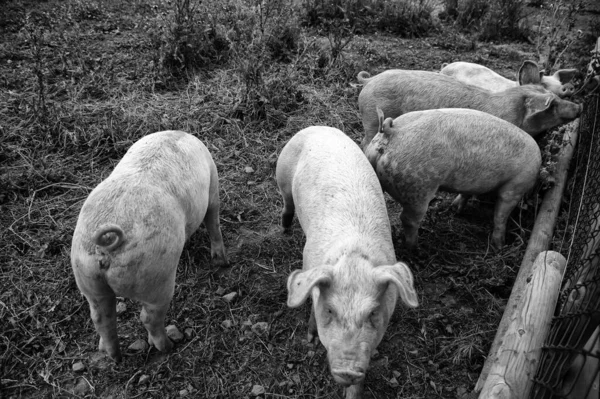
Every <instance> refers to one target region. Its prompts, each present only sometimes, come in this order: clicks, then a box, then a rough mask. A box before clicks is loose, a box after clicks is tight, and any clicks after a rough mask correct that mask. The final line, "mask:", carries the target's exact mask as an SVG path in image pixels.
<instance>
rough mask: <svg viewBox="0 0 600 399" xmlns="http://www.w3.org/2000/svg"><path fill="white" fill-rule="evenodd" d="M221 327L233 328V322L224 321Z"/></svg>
mask: <svg viewBox="0 0 600 399" xmlns="http://www.w3.org/2000/svg"><path fill="white" fill-rule="evenodd" d="M221 326H222V327H223V328H231V326H233V322H232V321H231V320H229V319H227V320H223V321H222V322H221Z"/></svg>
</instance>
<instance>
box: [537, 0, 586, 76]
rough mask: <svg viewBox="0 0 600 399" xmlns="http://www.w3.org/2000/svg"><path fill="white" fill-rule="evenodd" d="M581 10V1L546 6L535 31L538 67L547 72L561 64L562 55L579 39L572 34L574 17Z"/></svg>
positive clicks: (578, 35) (561, 1) (562, 1)
mask: <svg viewBox="0 0 600 399" xmlns="http://www.w3.org/2000/svg"><path fill="white" fill-rule="evenodd" d="M582 9H583V1H582V0H577V1H573V2H565V1H564V0H559V1H557V2H554V3H550V4H549V5H548V9H547V10H548V12H547V13H546V14H544V16H543V17H542V18H541V19H540V22H539V24H538V27H537V31H536V40H535V47H536V52H537V54H538V57H539V60H540V65H542V66H543V67H544V69H546V70H547V71H550V70H553V69H555V68H557V67H558V66H559V65H561V64H562V62H563V61H564V59H563V58H564V54H565V52H566V51H567V50H568V49H569V47H570V46H571V45H572V44H573V43H574V42H575V41H576V40H577V39H579V38H580V34H581V32H579V33H577V34H574V32H573V26H574V22H575V17H576V15H577V13H579V12H580V11H581V10H582Z"/></svg>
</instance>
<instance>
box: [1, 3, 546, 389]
mask: <svg viewBox="0 0 600 399" xmlns="http://www.w3.org/2000/svg"><path fill="white" fill-rule="evenodd" d="M178 4H181V2H179V3H178ZM240 4H241V3H240ZM3 9H4V11H5V12H4V15H2V16H0V31H1V33H2V35H0V37H1V39H0V76H2V79H0V87H1V90H0V288H1V289H0V319H2V320H3V323H1V324H0V353H2V356H1V357H0V375H1V379H2V380H1V383H0V393H1V396H2V397H7V398H13V397H14V398H16V397H62V396H68V395H70V394H74V395H75V396H82V397H83V396H86V397H112V398H121V397H130V398H133V397H176V396H184V395H189V396H192V397H202V398H231V397H239V398H242V397H249V396H250V395H251V392H252V389H253V387H254V386H255V385H260V386H262V387H263V388H264V389H265V392H266V393H265V395H264V396H265V397H269V398H304V397H320V398H335V397H341V388H340V387H339V386H337V385H336V384H335V383H334V382H333V380H332V378H331V377H330V375H329V371H328V369H327V363H326V354H325V351H324V349H323V347H322V346H320V345H316V346H315V345H313V344H309V343H307V342H306V335H305V334H306V331H307V320H308V314H309V309H308V306H307V307H304V308H301V309H287V308H286V306H285V302H286V295H287V292H286V289H285V282H286V278H287V276H288V275H289V273H290V272H291V270H293V269H296V268H299V267H301V259H302V246H303V243H304V236H303V234H302V231H301V229H300V227H299V225H298V223H297V222H294V227H293V234H292V235H291V236H283V235H281V234H280V233H279V230H278V221H279V212H280V207H281V200H280V196H279V193H278V191H277V187H276V185H275V181H274V176H273V175H274V166H275V162H276V160H277V156H278V154H279V152H280V150H281V148H282V147H283V145H284V144H285V143H286V141H287V140H288V139H289V138H290V137H291V136H292V135H293V134H294V133H295V132H297V131H298V130H300V129H302V128H304V127H307V126H310V125H327V126H334V127H337V128H339V129H341V130H343V131H344V132H345V133H347V134H348V135H349V136H350V137H352V138H353V139H354V140H355V141H357V142H358V141H359V140H360V138H361V135H362V132H361V131H362V125H361V123H360V118H359V116H358V110H357V107H356V99H357V96H358V92H359V90H360V88H359V87H357V86H356V84H355V82H356V80H355V76H356V74H357V73H358V72H359V71H360V70H369V71H371V72H378V71H381V70H383V69H388V68H392V67H399V68H406V69H425V70H437V69H439V67H440V66H441V64H442V63H443V62H449V61H453V60H458V59H460V60H466V61H473V62H480V63H484V64H486V65H488V66H491V67H494V68H495V69H498V70H501V71H509V70H513V71H514V70H515V69H516V68H517V67H518V65H519V64H520V62H521V60H520V59H519V60H517V58H519V57H515V56H511V55H510V54H513V53H510V54H509V53H508V52H507V51H505V50H503V48H501V47H493V46H485V47H480V46H479V45H477V46H473V45H472V43H475V42H474V41H473V39H472V38H470V37H468V36H458V35H459V34H456V35H455V36H448V35H447V34H440V35H433V36H431V37H429V38H425V39H419V40H416V39H405V38H398V37H396V36H388V35H382V34H376V35H370V36H354V37H353V38H352V39H353V40H352V41H351V42H349V43H348V44H347V45H346V46H345V47H344V48H343V49H340V52H339V53H338V54H336V55H335V56H332V47H331V46H332V45H333V43H332V42H331V39H327V38H325V37H322V36H318V35H316V34H315V32H311V31H310V30H305V29H301V28H300V27H297V30H295V28H294V26H292V27H291V28H289V29H288V30H285V29H284V30H279V28H281V26H279V27H277V26H275V27H274V28H273V30H272V32H277V34H273V35H268V34H264V35H263V34H262V33H264V32H267V33H268V32H270V31H269V30H268V29H267V30H264V31H263V32H262V33H261V34H259V32H260V29H258V30H257V27H260V24H259V25H256V23H259V22H260V21H265V19H261V18H259V17H256V14H251V12H254V11H252V10H256V9H255V8H254V9H253V8H243V9H239V10H238V11H239V12H243V13H244V14H243V15H246V16H248V18H247V19H244V20H243V21H245V22H244V24H242V25H236V26H237V28H238V31H236V32H234V33H235V35H234V36H227V35H226V33H227V32H229V31H227V30H225V29H224V27H225V26H226V25H224V24H225V22H224V21H222V20H219V21H216V20H207V22H206V23H207V24H208V25H209V28H211V29H213V28H214V30H213V31H197V30H192V31H190V30H187V31H186V30H183V31H162V33H160V32H159V33H157V32H154V31H153V29H154V28H156V27H157V26H159V25H160V24H162V23H163V22H161V21H165V18H168V17H169V16H168V14H165V13H168V12H169V10H172V8H169V6H168V4H167V3H166V2H160V1H150V2H147V1H139V0H134V1H132V2H126V3H123V2H117V1H93V0H70V1H64V2H57V1H49V2H33V1H23V2H16V1H13V2H10V1H9V2H5V4H3ZM263 11H264V10H263ZM249 13H250V14H249ZM252 15H254V16H252ZM250 16H252V18H250ZM263 16H264V15H263ZM272 20H273V21H284V20H285V21H287V19H285V18H283V17H282V18H281V19H276V18H275V19H272ZM159 22H160V24H159ZM157 24H159V25H157ZM181 24H182V25H186V22H185V20H182V21H181ZM210 24H213V25H210ZM160 26H163V27H164V25H160ZM186 26H187V25H186ZM188 28H189V26H188ZM244 29H246V30H244ZM444 29H450V28H448V27H445V28H444ZM210 32H213V33H212V35H213V36H210V35H211V33H210ZM244 32H245V33H248V32H250V33H249V34H248V35H246V36H244V34H245V33H244ZM445 32H447V30H446V31H445ZM204 34H206V35H208V36H200V37H198V36H194V35H204ZM217 34H218V36H216V35H217ZM229 34H232V32H229ZM157 35H158V36H157ZM161 35H163V36H161ZM169 35H179V36H176V37H175V36H169ZM186 35H191V36H190V37H192V39H193V40H200V41H201V40H204V39H206V38H208V39H210V40H213V39H214V40H216V38H217V37H218V38H220V39H219V40H221V39H222V38H224V37H225V38H227V40H229V41H228V44H229V46H228V47H227V51H226V52H211V51H212V50H211V47H210V46H208V47H206V48H205V47H202V51H206V52H205V53H202V54H204V55H205V57H204V58H202V57H201V58H198V59H196V58H194V53H189V52H187V53H186V52H185V51H188V50H189V48H187V49H186V48H185V47H182V46H183V44H182V43H183V42H182V40H183V39H185V38H186ZM457 37H461V38H464V40H463V41H461V40H456V38H457ZM182 38H183V39H182ZM244 38H246V39H244ZM208 39H207V40H208ZM234 39H235V40H234ZM247 39H248V40H249V41H248V42H245V41H244V40H247ZM276 39H277V40H276ZM244 43H250V44H251V45H252V46H254V47H251V49H255V51H253V52H246V53H245V52H243V51H242V49H243V46H242V45H243V44H244ZM171 44H172V45H175V46H174V47H169V46H168V45H171ZM513 47H514V48H518V49H521V50H522V51H521V53H519V54H529V53H527V52H530V53H531V51H532V49H531V48H528V47H527V45H526V44H519V45H515V46H513ZM224 48H225V47H223V49H224ZM475 48H477V51H476V52H475V51H473V50H474V49H475ZM184 50H185V51H184ZM213 50H214V49H213ZM263 51H265V53H263ZM511 51H516V50H511ZM267 52H268V53H267ZM169 57H171V58H169ZM165 129H179V130H184V131H187V132H190V133H192V134H194V135H196V136H197V137H199V138H200V139H202V140H203V141H204V143H205V144H206V145H207V146H208V148H209V149H210V151H211V152H212V154H213V157H214V159H215V162H216V163H217V167H218V170H219V174H220V181H221V201H222V211H221V223H222V229H223V234H224V238H225V242H226V245H227V249H228V253H229V259H230V261H231V264H232V266H231V267H230V268H228V269H216V268H212V267H211V266H210V265H209V259H210V255H209V241H208V237H207V234H206V232H205V231H204V230H203V229H200V231H199V232H197V233H195V234H194V235H193V236H192V237H191V239H190V240H189V242H188V243H187V244H186V247H185V249H184V252H183V255H182V257H181V260H180V263H179V267H178V271H177V273H178V274H177V286H176V291H175V296H174V299H173V302H172V306H171V309H170V311H169V313H168V316H167V323H172V324H175V325H177V326H178V327H179V329H180V330H181V331H184V332H185V335H186V337H185V339H184V341H183V342H181V343H179V344H178V345H177V346H176V349H175V351H174V352H173V353H171V354H168V355H165V354H161V353H158V352H156V351H155V350H154V349H151V350H149V351H148V352H147V353H141V354H140V353H132V352H131V351H125V353H126V355H125V358H124V361H123V363H122V364H119V365H115V364H113V363H112V362H110V361H108V360H107V359H106V358H105V357H103V356H101V355H100V354H98V353H97V352H96V348H97V340H98V336H97V334H96V332H95V330H94V328H93V324H92V322H91V320H90V317H89V311H88V307H87V303H86V301H85V299H84V298H83V297H82V296H81V294H80V293H79V291H78V290H77V287H76V285H75V281H74V278H73V277H72V272H71V266H70V262H69V251H70V243H71V239H72V231H73V228H74V226H75V223H76V219H77V215H78V213H79V209H80V207H81V205H82V203H83V201H84V200H85V198H86V197H87V195H88V194H89V192H90V191H91V190H92V189H93V187H95V186H96V185H97V184H98V183H99V182H100V181H101V180H103V179H104V178H105V177H106V176H107V175H108V174H109V173H110V171H111V170H112V168H113V167H114V166H115V165H116V163H117V162H118V161H119V159H120V158H121V157H122V156H123V154H124V153H125V152H126V151H127V149H128V148H129V147H130V146H131V144H132V143H134V142H135V141H136V140H138V139H139V138H141V137H143V136H144V135H146V134H148V133H152V132H155V131H160V130H165ZM532 201H534V200H532ZM449 204H450V197H449V196H447V195H444V194H440V195H439V196H438V198H436V200H435V201H434V202H433V203H432V205H431V207H430V210H429V212H428V214H427V217H426V219H425V221H424V224H423V228H422V229H421V232H420V237H419V240H420V244H421V251H420V252H419V253H418V254H411V253H408V252H407V251H405V249H404V248H403V246H402V244H401V239H402V232H401V227H400V226H401V224H400V220H399V214H400V207H399V206H398V205H397V204H396V203H394V202H393V201H392V200H391V199H390V198H388V205H389V214H390V217H391V220H392V224H393V236H394V240H395V242H396V243H397V245H396V251H397V257H398V259H401V260H404V261H406V262H407V263H408V264H409V265H410V267H411V268H412V270H413V271H414V274H415V281H416V285H417V290H418V292H419V299H420V306H419V307H418V308H417V309H415V310H406V309H403V308H401V307H399V308H398V309H397V310H396V312H395V314H394V316H393V318H392V321H391V323H390V326H389V328H388V331H387V333H386V335H385V337H384V340H383V342H382V343H381V345H380V346H379V348H378V349H379V350H378V353H377V354H376V356H375V357H374V358H373V360H372V367H371V369H370V370H369V372H368V374H367V381H366V391H367V392H366V395H367V397H374V398H384V397H386V398H387V397H403V398H430V397H442V398H453V397H460V396H462V394H464V393H465V392H467V391H470V390H471V389H472V388H473V386H474V383H475V381H476V379H477V376H478V374H479V371H480V369H481V366H482V364H483V360H484V357H485V356H486V355H487V350H488V348H489V344H490V342H491V340H492V339H493V336H494V334H495V331H496V326H497V323H498V321H499V319H500V317H501V314H502V312H503V306H504V304H505V303H506V299H507V298H508V295H509V293H510V288H511V286H512V281H513V279H514V277H515V275H516V268H517V267H518V265H519V264H520V261H521V254H522V252H523V250H524V248H525V245H526V242H527V239H528V236H529V232H530V229H531V226H532V220H533V214H532V212H531V211H525V210H520V211H516V212H514V213H513V218H512V220H511V221H510V223H509V226H508V236H507V243H508V245H507V247H506V248H505V249H504V250H503V251H502V252H500V253H498V254H496V253H493V252H491V251H490V248H489V244H488V238H489V233H490V231H491V220H492V216H491V215H492V209H493V204H491V203H489V202H485V201H484V200H483V199H482V200H481V201H471V203H470V204H469V206H468V207H467V209H466V212H465V214H464V215H454V214H452V212H450V211H449ZM529 209H532V207H530V208H529ZM231 292H235V293H237V297H236V299H235V300H234V301H233V302H230V303H228V302H226V301H225V300H223V298H222V297H223V296H224V295H226V294H228V293H231ZM121 302H122V303H123V305H124V310H123V312H122V313H121V314H120V315H119V339H120V343H121V346H122V348H127V347H128V346H129V345H130V344H131V343H132V342H134V341H135V340H137V339H139V338H144V337H145V331H144V329H143V326H142V324H141V323H140V321H139V318H138V314H139V310H140V308H139V305H138V304H135V303H133V302H131V301H129V300H122V301H121ZM123 305H122V306H123ZM261 322H264V323H267V324H266V326H267V328H266V329H258V328H254V329H253V328H252V327H253V326H256V325H259V326H264V324H257V323H261ZM78 362H82V363H83V366H84V368H83V370H80V371H74V370H73V365H74V364H75V363H78Z"/></svg>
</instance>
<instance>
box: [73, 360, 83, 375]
mask: <svg viewBox="0 0 600 399" xmlns="http://www.w3.org/2000/svg"><path fill="white" fill-rule="evenodd" d="M83 370H85V365H84V364H83V362H77V363H74V364H73V371H74V372H76V373H78V372H80V371H83Z"/></svg>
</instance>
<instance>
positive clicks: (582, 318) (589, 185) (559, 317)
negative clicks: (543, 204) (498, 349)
mask: <svg viewBox="0 0 600 399" xmlns="http://www.w3.org/2000/svg"><path fill="white" fill-rule="evenodd" d="M570 172H571V177H570V182H569V186H568V193H566V195H565V198H566V199H567V200H568V201H569V210H568V226H569V228H568V230H570V231H568V233H567V234H566V235H567V236H568V239H566V240H565V241H563V245H562V248H561V249H560V252H561V253H562V254H563V255H564V256H565V258H567V271H566V273H565V277H564V280H563V289H562V291H561V295H560V298H559V303H558V306H557V311H556V315H555V316H554V318H553V320H552V326H551V329H550V333H549V335H548V337H547V339H546V342H545V344H544V346H543V348H542V356H541V358H540V363H539V365H538V370H537V373H536V375H535V377H534V379H533V381H534V385H533V389H532V391H531V394H530V398H531V399H554V398H569V399H585V398H586V397H587V396H588V393H589V392H590V391H592V390H594V391H596V390H597V389H598V387H597V386H595V387H593V384H596V385H597V384H598V371H599V364H600V362H599V359H600V353H599V350H600V349H599V348H600V338H599V332H598V331H599V325H600V267H599V265H598V264H599V263H600V96H599V95H598V94H592V95H590V96H588V98H587V99H586V102H585V107H584V113H583V115H582V116H581V118H580V125H579V138H578V143H577V148H576V149H575V155H574V158H573V160H572V161H571V171H570Z"/></svg>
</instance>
